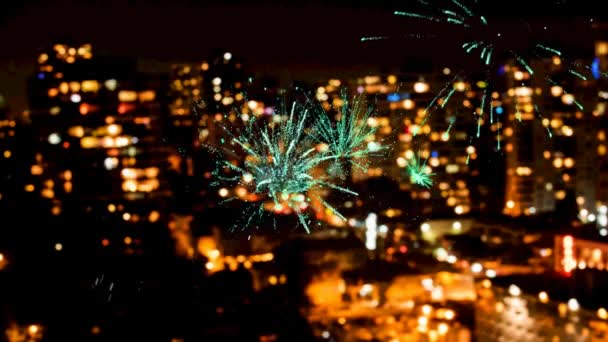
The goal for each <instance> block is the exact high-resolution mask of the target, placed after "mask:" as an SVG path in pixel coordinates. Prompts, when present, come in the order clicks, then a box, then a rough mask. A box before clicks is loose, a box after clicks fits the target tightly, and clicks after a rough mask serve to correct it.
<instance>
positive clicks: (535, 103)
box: [504, 55, 598, 221]
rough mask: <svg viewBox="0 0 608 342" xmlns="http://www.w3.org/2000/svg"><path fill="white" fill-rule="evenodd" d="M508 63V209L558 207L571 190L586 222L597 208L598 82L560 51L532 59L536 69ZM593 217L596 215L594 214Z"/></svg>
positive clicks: (507, 211)
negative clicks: (531, 70) (575, 65)
mask: <svg viewBox="0 0 608 342" xmlns="http://www.w3.org/2000/svg"><path fill="white" fill-rule="evenodd" d="M577 63H578V64H581V65H582V64H584V65H587V64H588V63H587V61H577ZM504 68H505V74H506V78H507V83H508V89H507V93H506V100H505V101H506V103H507V107H506V108H507V113H506V122H505V128H504V135H505V144H504V150H505V152H506V191H505V206H504V213H505V214H507V215H510V216H518V215H533V214H536V213H541V212H548V211H554V210H556V209H558V208H557V207H556V206H557V203H558V202H559V201H563V200H564V199H567V195H568V193H572V194H573V196H574V197H575V199H576V204H574V206H575V208H573V209H574V210H577V209H576V207H578V210H580V215H579V216H580V218H581V220H583V221H586V220H587V219H588V217H587V216H588V215H589V214H590V213H592V212H595V207H596V203H595V198H596V194H595V191H596V189H597V188H598V186H597V185H598V184H597V181H596V179H597V178H596V175H595V174H596V172H597V171H596V170H597V166H596V165H597V162H596V153H595V150H596V148H595V147H594V146H595V145H596V142H595V140H596V139H595V137H596V135H597V134H598V132H597V128H598V127H597V123H596V121H597V120H596V119H595V116H597V115H598V112H597V109H596V102H597V99H596V97H595V96H594V95H593V93H594V92H595V91H596V89H597V86H598V82H597V81H596V80H595V79H594V78H593V77H591V76H590V75H589V72H588V71H587V70H584V69H583V68H581V70H578V69H576V68H574V67H572V66H571V65H570V63H567V62H566V61H562V58H560V56H558V55H555V56H553V57H552V58H547V59H542V60H536V61H533V63H532V68H533V70H535V72H534V74H531V72H530V71H529V70H526V68H524V67H522V66H519V65H517V64H513V65H506V66H505V67H504ZM571 68H573V69H571ZM575 69H576V70H575ZM577 72H580V74H579V75H577V74H576V73H577ZM590 218H591V219H592V220H595V214H593V216H591V217H590Z"/></svg>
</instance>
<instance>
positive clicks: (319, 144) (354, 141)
mask: <svg viewBox="0 0 608 342" xmlns="http://www.w3.org/2000/svg"><path fill="white" fill-rule="evenodd" d="M343 100H344V105H343V107H342V110H341V112H340V118H339V120H338V121H337V122H336V123H333V122H332V120H331V119H330V117H329V115H328V113H327V112H325V111H324V110H323V109H322V108H321V107H320V106H315V105H313V104H312V102H311V101H310V100H308V101H306V103H304V104H302V103H298V102H293V103H292V107H291V111H290V112H289V114H288V115H285V114H283V113H285V112H286V110H285V109H284V108H283V109H281V110H279V112H280V113H282V114H281V115H278V116H277V115H275V116H274V119H275V120H272V121H271V122H269V120H266V119H264V118H257V117H252V118H250V119H249V120H248V121H247V123H246V125H245V127H244V128H243V129H241V130H240V131H238V132H236V133H233V130H230V129H227V128H225V127H223V126H222V128H223V129H224V131H225V132H226V133H227V135H228V136H229V139H228V140H229V144H230V145H231V146H232V147H233V149H232V150H227V149H226V148H224V149H223V150H219V149H216V148H212V149H213V150H214V151H216V152H219V153H221V156H222V159H221V161H220V162H219V165H218V167H217V169H216V170H215V171H214V173H213V174H214V176H215V179H214V182H213V185H222V186H225V187H229V186H231V185H234V186H242V187H244V188H246V189H248V193H249V194H250V195H253V196H252V197H253V199H244V201H245V202H248V203H249V204H252V206H251V208H249V209H246V210H245V213H244V217H247V221H246V223H245V225H244V226H243V227H242V228H243V229H246V228H249V227H251V225H252V224H253V223H254V222H255V221H257V220H261V218H262V216H263V215H264V211H265V208H266V207H265V204H267V203H266V202H269V203H268V204H270V205H271V206H273V208H274V210H275V211H277V212H283V213H295V214H296V216H297V218H298V221H299V222H300V224H301V225H302V226H303V227H304V229H305V230H306V231H307V232H310V228H309V225H310V222H311V216H312V215H310V214H309V212H307V209H308V208H309V207H310V202H311V201H312V200H311V198H310V197H309V196H307V194H308V193H310V192H311V191H312V192H314V191H315V190H321V189H333V190H336V191H338V192H340V193H344V194H349V195H355V196H356V195H358V194H357V193H356V192H354V191H352V190H350V189H348V188H345V187H342V186H340V185H338V184H336V183H335V182H334V180H335V178H337V177H338V176H339V175H342V173H343V172H335V173H334V174H331V173H332V172H327V173H328V174H327V175H321V176H320V175H319V173H320V172H318V170H319V169H323V168H325V169H329V167H331V166H333V165H342V164H343V163H344V161H347V162H350V163H351V164H352V165H354V166H357V167H361V168H364V166H362V165H361V164H360V163H358V162H356V161H355V160H358V159H361V158H366V157H370V156H374V155H376V154H377V153H378V151H381V150H382V149H383V147H378V148H376V149H370V148H369V147H368V146H367V140H368V138H369V137H370V136H373V135H374V133H375V132H376V127H372V126H371V125H369V124H368V120H369V119H370V118H371V117H372V114H373V111H372V110H370V109H368V107H367V106H366V105H365V103H364V102H363V101H362V100H361V99H360V98H356V99H354V100H353V101H352V104H351V103H350V102H349V101H348V99H347V98H346V97H345V96H344V97H343ZM277 117H278V119H276V118H277ZM234 148H240V150H242V151H243V152H244V153H245V154H246V158H245V161H244V162H242V163H241V164H238V165H237V163H236V162H234V161H233V159H234V156H235V155H236V154H237V151H236V150H235V149H234ZM342 171H343V170H342ZM226 174H227V175H226ZM312 197H313V198H314V199H317V200H318V203H321V205H322V206H323V207H325V208H326V209H327V210H329V211H331V212H332V213H333V214H334V215H335V216H337V217H339V218H340V219H342V220H346V219H345V218H344V216H343V215H342V214H340V213H339V212H338V211H337V210H336V209H335V208H334V207H332V206H331V205H330V204H329V203H327V202H326V201H325V200H323V199H322V198H320V197H319V196H312ZM233 199H236V198H235V197H233V198H229V199H227V200H226V201H229V200H233ZM241 199H243V198H241ZM236 225H238V223H237V224H236ZM236 225H235V226H233V229H234V228H235V227H236ZM275 227H276V220H275Z"/></svg>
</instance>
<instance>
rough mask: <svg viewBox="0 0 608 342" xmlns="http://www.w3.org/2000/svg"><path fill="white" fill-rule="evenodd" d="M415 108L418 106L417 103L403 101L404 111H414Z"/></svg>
mask: <svg viewBox="0 0 608 342" xmlns="http://www.w3.org/2000/svg"><path fill="white" fill-rule="evenodd" d="M414 106H416V103H415V102H414V101H412V100H410V99H405V100H403V108H404V109H414Z"/></svg>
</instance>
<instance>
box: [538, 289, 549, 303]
mask: <svg viewBox="0 0 608 342" xmlns="http://www.w3.org/2000/svg"><path fill="white" fill-rule="evenodd" d="M538 300H540V302H541V303H548V302H549V295H548V294H547V292H545V291H541V292H540V293H539V294H538Z"/></svg>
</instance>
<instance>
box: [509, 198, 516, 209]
mask: <svg viewBox="0 0 608 342" xmlns="http://www.w3.org/2000/svg"><path fill="white" fill-rule="evenodd" d="M507 208H509V209H513V208H515V202H513V201H512V200H508V201H507Z"/></svg>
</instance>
